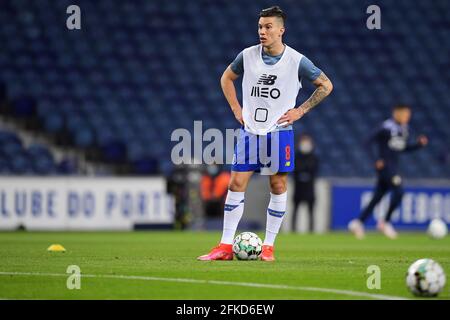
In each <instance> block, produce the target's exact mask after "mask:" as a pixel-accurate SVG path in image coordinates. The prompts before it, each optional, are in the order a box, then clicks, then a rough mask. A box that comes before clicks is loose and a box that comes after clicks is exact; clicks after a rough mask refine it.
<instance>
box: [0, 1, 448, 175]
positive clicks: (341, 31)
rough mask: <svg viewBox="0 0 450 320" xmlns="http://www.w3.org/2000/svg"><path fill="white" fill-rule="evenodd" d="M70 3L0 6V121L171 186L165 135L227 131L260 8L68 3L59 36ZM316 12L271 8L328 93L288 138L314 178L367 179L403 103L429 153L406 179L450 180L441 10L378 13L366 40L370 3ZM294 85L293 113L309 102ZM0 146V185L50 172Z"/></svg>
mask: <svg viewBox="0 0 450 320" xmlns="http://www.w3.org/2000/svg"><path fill="white" fill-rule="evenodd" d="M73 2H74V1H68V0H60V1H57V2H55V1H53V0H40V1H26V0H15V1H1V2H0V21H2V27H1V28H0V43H2V49H1V50H0V82H1V83H3V84H0V98H1V99H0V100H2V101H5V100H7V103H2V107H1V108H0V111H1V113H2V114H3V115H5V116H8V117H10V118H12V119H15V120H14V121H19V122H20V121H24V119H25V120H26V121H27V124H26V125H27V126H28V127H29V128H31V129H32V130H38V131H40V132H45V133H46V134H48V135H49V136H51V137H53V139H54V140H53V141H54V142H55V144H58V145H69V146H72V147H75V148H78V149H81V150H84V151H85V152H86V155H87V157H88V158H89V159H91V160H93V161H100V162H105V163H109V164H114V165H117V166H118V167H119V168H122V169H121V170H119V171H118V172H119V173H126V174H152V173H157V172H160V171H161V172H164V173H167V172H169V171H170V170H171V169H172V166H173V165H172V163H171V161H170V152H171V148H172V147H173V145H174V143H170V135H171V132H172V131H173V130H174V129H176V128H181V127H183V128H187V129H189V130H192V128H193V121H194V120H202V121H203V127H204V128H205V129H206V128H219V129H221V130H224V129H225V128H236V126H237V123H236V121H235V119H234V117H233V115H232V113H231V112H230V110H229V108H228V106H227V104H226V101H225V99H224V98H223V96H222V93H221V90H220V86H219V78H220V76H221V73H222V72H223V70H224V69H225V68H226V66H227V65H228V64H229V63H230V62H231V61H232V60H233V59H234V57H235V56H236V55H237V54H238V53H239V51H240V50H242V49H243V48H245V47H247V46H250V45H253V44H255V43H256V42H257V28H256V20H257V16H258V13H259V11H260V10H261V8H262V7H261V3H254V2H251V1H248V2H245V4H244V3H243V2H242V1H225V0H215V1H209V0H199V1H180V0H174V1H162V2H153V1H146V0H139V1H138V0H134V1H110V0H97V1H88V0H84V1H76V4H78V5H79V6H80V7H81V10H82V29H81V30H78V31H69V30H67V28H66V27H65V22H66V18H67V14H66V8H67V6H68V5H70V4H73ZM321 2H322V3H323V4H322V5H321V6H318V5H316V1H301V2H298V1H279V3H278V4H279V5H280V6H281V7H282V8H283V9H284V10H285V11H286V12H287V13H288V20H287V33H286V43H288V44H289V45H290V46H292V47H294V48H296V49H297V50H299V51H300V52H302V53H303V54H305V55H306V56H307V57H309V58H310V59H311V60H312V61H313V62H314V63H315V64H316V65H317V66H319V67H320V68H321V69H322V70H324V71H325V72H326V73H327V75H328V76H329V78H330V79H332V81H333V84H334V92H333V94H332V96H331V97H329V98H328V100H327V101H326V102H325V103H324V105H323V106H320V107H319V108H317V109H315V110H314V111H313V112H312V113H311V114H309V115H307V116H306V117H305V118H304V119H303V120H302V121H301V122H299V123H297V124H296V125H295V126H296V130H297V133H299V132H308V133H309V134H311V135H312V136H313V137H314V138H315V140H316V144H317V148H318V152H319V156H320V157H321V159H322V166H321V175H324V176H362V177H364V176H371V175H372V174H373V171H372V165H373V164H372V161H371V160H370V158H369V156H368V154H367V152H366V149H365V148H363V147H362V141H363V139H364V137H365V136H366V135H367V134H368V133H369V131H370V130H371V129H372V128H373V127H374V126H376V125H377V124H378V123H379V122H381V121H382V120H384V119H385V118H386V117H388V116H389V113H390V108H391V107H392V106H393V105H394V104H397V103H407V104H410V105H411V106H412V108H413V110H414V116H413V121H412V127H413V128H415V129H416V130H417V131H416V132H417V133H424V134H426V135H428V136H429V138H430V141H431V143H430V146H429V147H428V148H427V149H426V150H424V151H423V152H418V153H415V154H414V155H413V156H412V159H411V161H408V163H405V167H404V169H403V171H404V173H405V175H406V176H410V177H443V176H447V177H448V176H450V169H449V166H448V162H445V161H444V160H442V159H443V158H444V155H445V154H447V152H448V145H449V142H450V126H449V125H448V124H449V123H450V112H449V110H450V108H449V104H450V88H449V83H450V72H449V71H450V60H449V52H450V40H449V37H448V34H449V31H450V20H449V19H448V16H449V14H450V3H449V2H448V1H445V0H441V1H439V0H436V1H414V4H413V5H412V4H411V1H409V0H399V1H395V6H394V5H393V4H394V2H390V1H385V2H383V3H382V5H381V9H382V12H383V16H382V17H383V20H382V29H381V30H368V29H366V28H364V27H361V26H364V25H365V23H366V18H367V15H366V13H365V11H364V10H362V9H361V8H366V7H367V6H368V5H370V4H371V3H369V2H367V5H366V6H363V5H362V3H361V6H355V5H354V4H355V2H354V1H352V0H343V1H332V0H321ZM269 5H272V3H271V2H267V5H266V6H269ZM437 8H439V9H440V10H437ZM406 9H407V10H406ZM343 21H345V23H342V22H343ZM430 34H433V35H434V36H432V37H431V36H429V35H430ZM303 85H304V87H305V90H303V91H302V93H301V94H300V96H299V101H302V100H304V99H306V98H307V97H308V95H309V94H310V93H311V92H312V90H313V87H312V86H311V85H309V84H306V83H304V84H303ZM238 91H239V92H240V88H238ZM1 139H2V140H1V153H0V154H1V156H0V171H1V172H14V173H39V174H55V173H57V172H58V169H57V165H56V164H55V163H54V161H53V160H52V158H51V155H50V154H49V152H48V151H47V150H45V148H41V147H39V146H33V147H29V148H28V149H24V148H23V146H22V145H21V142H20V140H19V139H17V137H16V136H15V135H14V134H12V133H5V132H3V133H2V134H1ZM124 168H125V169H124Z"/></svg>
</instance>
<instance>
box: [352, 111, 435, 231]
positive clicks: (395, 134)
mask: <svg viewBox="0 0 450 320" xmlns="http://www.w3.org/2000/svg"><path fill="white" fill-rule="evenodd" d="M410 119H411V108H410V107H409V106H406V105H397V106H395V107H394V108H393V110H392V117H391V118H390V119H388V120H386V121H384V122H383V123H382V124H381V126H380V127H378V128H377V129H376V130H375V132H374V133H373V134H372V135H371V136H370V137H369V139H368V146H369V149H370V151H371V153H372V154H373V152H372V151H373V150H372V145H375V146H376V154H375V159H376V160H375V169H376V173H377V177H378V179H377V184H376V187H375V191H374V194H373V198H372V200H371V201H370V202H369V204H368V205H367V206H366V207H365V208H364V210H363V211H362V212H361V214H360V215H359V217H358V218H357V219H353V220H352V221H350V223H349V226H348V228H349V230H350V231H351V232H353V234H354V235H355V236H356V238H358V239H362V238H364V233H365V231H364V222H365V221H366V220H367V219H368V218H369V217H370V216H371V215H372V213H373V210H374V208H375V206H376V205H377V204H378V203H379V202H380V201H381V199H382V198H383V196H384V195H385V194H386V193H387V192H391V202H390V204H389V208H388V211H387V213H386V215H385V217H384V218H380V219H379V220H378V223H377V229H378V230H379V231H381V232H382V233H383V234H384V235H385V236H386V237H388V238H391V239H395V238H397V232H396V231H395V229H394V227H393V226H392V224H391V222H390V220H391V217H392V213H393V212H394V211H395V209H397V207H398V206H399V205H400V203H401V201H402V196H403V187H402V178H401V176H400V173H399V168H398V167H399V155H400V153H402V152H410V151H414V150H417V149H420V148H422V147H424V146H426V145H427V144H428V138H427V137H426V136H424V135H419V136H418V138H417V141H416V142H414V143H411V142H410V141H409V126H408V124H409V121H410Z"/></svg>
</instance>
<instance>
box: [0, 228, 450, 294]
mask: <svg viewBox="0 0 450 320" xmlns="http://www.w3.org/2000/svg"><path fill="white" fill-rule="evenodd" d="M258 234H259V235H260V236H263V233H262V232H258ZM219 237H220V234H219V233H214V232H211V233H209V232H197V233H196V232H85V233H82V232H81V233H80V232H77V233H75V232H67V233H60V232H57V233H56V232H2V233H0V299H239V300H241V299H373V298H382V297H383V296H388V297H404V298H411V299H413V298H414V297H413V296H412V295H411V294H410V293H409V292H408V291H407V288H406V285H405V274H406V270H407V268H408V266H409V265H410V264H411V263H413V262H414V261H415V260H417V259H419V258H425V257H428V258H432V259H435V260H436V261H438V262H439V263H440V264H441V266H442V267H443V268H444V270H445V271H446V273H447V275H450V237H447V238H445V239H443V240H432V239H429V238H428V237H427V236H426V235H425V234H424V233H401V234H400V237H399V239H397V240H395V241H393V240H389V239H386V238H384V237H383V236H381V235H379V234H376V233H369V234H368V236H367V238H366V239H365V240H362V241H357V240H355V239H354V238H353V237H352V236H351V235H349V234H347V233H330V234H326V235H296V234H280V235H279V237H278V239H277V243H276V247H275V255H276V258H277V261H275V262H273V263H270V262H269V263H268V262H262V261H237V260H233V261H212V262H201V261H196V260H195V258H196V257H197V256H198V255H200V254H204V253H205V252H207V251H208V250H209V249H210V248H211V247H212V246H213V245H215V244H216V242H217V241H218V240H219ZM53 243H59V244H62V245H63V246H64V247H65V248H66V249H67V251H66V252H64V253H61V252H47V247H48V246H49V245H50V244H53ZM69 265H77V266H79V267H80V269H81V273H82V277H81V288H80V289H79V290H76V289H75V290H69V289H67V286H66V281H67V277H68V276H69V275H68V274H66V269H67V267H68V266H69ZM370 265H377V266H379V267H380V269H381V289H379V290H377V289H373V290H369V289H368V288H367V284H366V282H367V279H368V277H369V276H370V274H368V273H367V267H368V266H370ZM328 289H329V290H328ZM348 291H351V292H350V293H349V292H348ZM372 295H382V296H372ZM449 298H450V290H449V285H448V284H446V287H445V288H444V291H443V292H441V294H440V295H439V297H438V299H449Z"/></svg>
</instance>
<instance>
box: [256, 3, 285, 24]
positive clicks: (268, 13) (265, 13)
mask: <svg viewBox="0 0 450 320" xmlns="http://www.w3.org/2000/svg"><path fill="white" fill-rule="evenodd" d="M259 17H278V18H281V20H283V24H284V22H285V21H286V14H285V13H284V12H283V10H281V8H280V7H279V6H273V7H270V8H266V9H263V10H261V12H260V13H259Z"/></svg>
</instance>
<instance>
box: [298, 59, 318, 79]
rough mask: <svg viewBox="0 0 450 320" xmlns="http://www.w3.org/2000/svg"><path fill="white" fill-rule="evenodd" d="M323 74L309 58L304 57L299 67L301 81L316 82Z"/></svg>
mask: <svg viewBox="0 0 450 320" xmlns="http://www.w3.org/2000/svg"><path fill="white" fill-rule="evenodd" d="M321 73H322V70H320V69H319V68H317V67H316V66H315V65H314V63H312V62H311V60H309V59H308V58H307V57H305V56H303V58H302V59H301V60H300V65H299V66H298V78H299V80H301V79H306V80H308V81H311V82H312V81H314V80H316V79H317V78H318V77H319V75H320V74H321Z"/></svg>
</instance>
